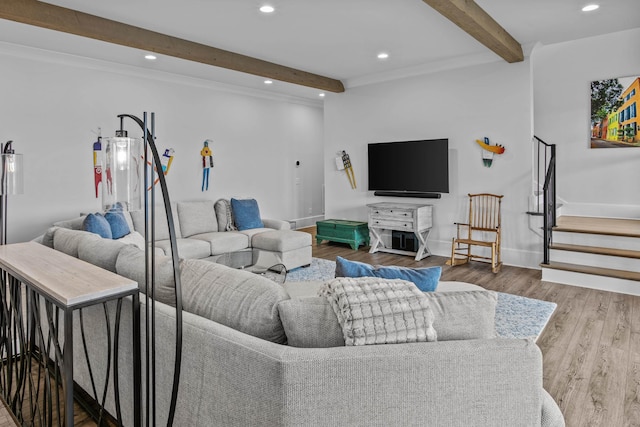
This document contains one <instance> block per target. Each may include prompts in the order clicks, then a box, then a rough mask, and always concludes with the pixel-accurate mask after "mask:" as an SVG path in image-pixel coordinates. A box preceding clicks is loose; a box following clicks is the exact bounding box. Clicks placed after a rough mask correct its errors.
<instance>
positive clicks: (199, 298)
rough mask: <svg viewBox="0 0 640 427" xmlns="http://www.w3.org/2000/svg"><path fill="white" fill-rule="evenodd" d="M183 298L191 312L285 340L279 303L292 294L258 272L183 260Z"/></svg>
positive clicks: (234, 326) (245, 330)
mask: <svg viewBox="0 0 640 427" xmlns="http://www.w3.org/2000/svg"><path fill="white" fill-rule="evenodd" d="M181 277H182V301H183V305H184V309H185V310H186V311H188V312H190V313H193V314H197V315H198V316H202V317H205V318H207V319H210V320H213V321H214V322H217V323H221V324H223V325H225V326H228V327H230V328H233V329H236V330H238V331H240V332H244V333H245V334H249V335H253V336H254V337H258V338H262V339H264V340H268V341H272V342H275V343H279V344H283V343H284V342H285V341H286V336H285V333H284V328H283V327H282V323H281V321H280V316H279V314H278V303H279V302H280V301H283V300H286V299H288V298H289V295H288V294H287V293H286V291H285V290H284V288H282V286H280V285H279V284H277V283H275V282H273V281H271V280H269V279H266V278H264V277H262V276H260V275H258V274H253V273H249V272H248V271H242V270H235V269H233V268H229V267H226V266H224V265H221V264H216V263H212V262H209V261H204V260H198V259H187V260H184V261H183V262H182V276H181Z"/></svg>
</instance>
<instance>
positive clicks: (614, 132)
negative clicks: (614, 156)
mask: <svg viewBox="0 0 640 427" xmlns="http://www.w3.org/2000/svg"><path fill="white" fill-rule="evenodd" d="M607 122H608V123H609V125H608V126H607V133H606V134H604V135H603V136H602V138H603V139H606V140H609V141H617V140H618V113H615V112H614V113H611V114H609V115H608V116H607Z"/></svg>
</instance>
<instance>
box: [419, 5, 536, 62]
mask: <svg viewBox="0 0 640 427" xmlns="http://www.w3.org/2000/svg"><path fill="white" fill-rule="evenodd" d="M423 1H424V2H425V3H427V4H428V5H429V6H431V7H432V8H434V9H435V10H437V11H438V12H440V13H441V14H442V15H444V17H446V18H447V19H449V20H450V21H451V22H453V23H454V24H456V25H457V26H458V27H460V28H462V29H463V30H464V31H465V32H467V33H468V34H469V35H470V36H472V37H473V38H475V39H476V40H478V41H479V42H480V43H482V44H483V45H485V46H486V47H488V48H489V49H491V50H492V51H494V52H495V53H497V54H498V55H499V56H500V57H501V58H502V59H504V60H505V61H507V62H509V63H513V62H521V61H523V60H524V54H523V53H522V46H520V43H518V42H517V41H516V39H514V38H513V37H511V34H509V33H508V32H507V31H506V30H505V29H504V28H502V27H501V26H500V24H498V23H497V22H496V21H495V20H494V19H493V18H492V17H491V16H490V15H489V14H488V13H487V12H485V11H484V10H483V9H482V8H481V7H480V6H478V4H477V3H476V2H475V1H473V0H423Z"/></svg>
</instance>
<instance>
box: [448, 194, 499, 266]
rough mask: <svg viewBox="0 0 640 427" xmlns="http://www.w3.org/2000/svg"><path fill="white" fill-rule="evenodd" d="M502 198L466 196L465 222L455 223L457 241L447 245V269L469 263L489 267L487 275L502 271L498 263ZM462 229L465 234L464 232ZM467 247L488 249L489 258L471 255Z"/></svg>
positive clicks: (485, 195) (479, 195)
mask: <svg viewBox="0 0 640 427" xmlns="http://www.w3.org/2000/svg"><path fill="white" fill-rule="evenodd" d="M502 197H504V196H498V195H496V194H487V193H482V194H469V222H468V223H467V224H463V223H455V224H456V226H457V228H458V230H457V237H455V238H454V239H453V243H452V245H451V259H450V260H449V261H447V265H451V266H454V265H460V264H466V263H467V262H469V261H482V262H490V263H491V271H493V272H494V273H497V272H498V271H500V267H502V261H501V259H500V204H501V203H502ZM465 229H466V232H465ZM471 246H482V247H485V248H490V249H491V257H487V256H482V255H475V254H472V253H471Z"/></svg>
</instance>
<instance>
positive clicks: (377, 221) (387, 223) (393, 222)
mask: <svg viewBox="0 0 640 427" xmlns="http://www.w3.org/2000/svg"><path fill="white" fill-rule="evenodd" d="M369 227H377V228H388V229H389V230H407V231H413V219H411V218H407V219H406V220H402V219H392V218H374V217H372V218H371V219H370V220H369Z"/></svg>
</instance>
